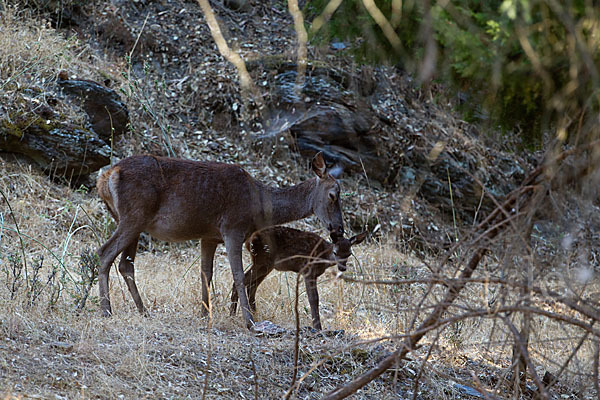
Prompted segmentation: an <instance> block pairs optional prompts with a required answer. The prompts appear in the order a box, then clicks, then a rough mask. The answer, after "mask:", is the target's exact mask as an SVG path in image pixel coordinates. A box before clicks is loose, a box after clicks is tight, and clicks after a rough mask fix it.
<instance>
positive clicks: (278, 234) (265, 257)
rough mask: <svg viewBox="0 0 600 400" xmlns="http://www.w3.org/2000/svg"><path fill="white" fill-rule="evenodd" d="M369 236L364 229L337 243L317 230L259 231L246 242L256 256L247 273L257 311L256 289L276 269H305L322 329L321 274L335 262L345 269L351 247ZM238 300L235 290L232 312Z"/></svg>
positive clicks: (278, 228) (316, 322) (253, 307)
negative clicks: (319, 287)
mask: <svg viewBox="0 0 600 400" xmlns="http://www.w3.org/2000/svg"><path fill="white" fill-rule="evenodd" d="M366 237H367V232H363V233H360V234H358V235H356V236H353V237H351V238H350V239H346V238H343V237H342V238H341V239H338V240H337V241H336V242H335V243H330V242H328V241H326V240H324V239H323V238H321V237H320V236H319V235H316V234H314V233H311V232H306V231H301V230H298V229H293V228H289V227H284V226H275V227H270V228H266V229H264V230H262V231H258V232H255V233H254V234H252V236H251V237H250V239H249V240H248V241H247V242H246V248H247V249H248V251H249V252H250V254H251V257H252V266H251V267H250V269H249V270H248V271H247V272H246V273H245V275H244V285H245V286H246V290H247V291H248V299H249V304H250V309H251V310H252V311H253V312H255V311H256V290H257V289H258V286H259V285H260V284H261V282H262V281H263V280H264V279H265V278H266V277H267V275H269V273H270V272H271V271H273V269H276V270H277V271H292V272H296V273H302V275H303V276H304V284H305V285H306V293H307V295H308V302H309V304H310V312H311V315H312V324H313V328H314V329H315V330H321V318H320V316H319V293H318V291H317V278H318V277H319V276H321V275H322V274H323V273H324V272H325V270H326V269H327V268H329V267H331V266H334V265H337V267H338V270H339V271H340V272H343V271H345V270H346V262H347V260H348V258H349V257H350V255H351V254H352V252H351V247H352V246H353V245H355V244H359V243H361V242H362V241H363V240H365V238H366ZM237 301H238V293H237V292H236V291H235V290H232V294H231V309H230V314H231V315H234V314H235V313H236V310H237Z"/></svg>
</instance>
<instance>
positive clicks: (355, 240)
mask: <svg viewBox="0 0 600 400" xmlns="http://www.w3.org/2000/svg"><path fill="white" fill-rule="evenodd" d="M368 234H369V232H367V231H364V232H363V233H359V234H358V235H356V236H352V237H351V238H350V243H351V244H352V245H353V246H354V245H355V244H359V243H362V241H363V240H365V239H366V238H367V235H368Z"/></svg>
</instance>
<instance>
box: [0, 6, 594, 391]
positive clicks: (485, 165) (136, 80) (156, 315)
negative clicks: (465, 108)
mask: <svg viewBox="0 0 600 400" xmlns="http://www.w3.org/2000/svg"><path fill="white" fill-rule="evenodd" d="M54 3H56V2H49V3H48V4H46V5H44V6H40V5H36V6H30V8H17V7H9V6H7V5H1V6H0V8H1V9H2V15H1V17H0V24H1V25H0V66H1V67H2V68H0V70H1V71H2V72H1V74H2V76H1V78H2V80H3V81H4V84H3V85H2V89H1V91H0V95H1V96H2V98H3V102H2V105H0V138H10V135H13V136H14V137H18V139H19V140H18V141H17V142H24V141H25V139H24V138H27V135H29V134H30V132H31V127H32V126H40V127H41V128H39V130H42V131H43V130H44V129H43V128H44V126H49V127H52V128H56V127H60V128H57V129H64V130H65V132H68V133H69V135H71V134H72V133H73V132H82V131H85V132H88V133H89V132H92V133H93V131H94V130H96V131H98V130H99V129H100V128H98V125H96V124H95V122H94V121H93V120H94V118H93V117H92V116H91V115H90V114H89V111H88V113H87V114H86V112H84V111H83V110H85V109H86V105H85V104H83V105H82V104H81V103H82V102H81V101H80V102H77V101H74V100H73V98H72V97H71V96H72V93H71V94H69V93H68V89H65V88H66V86H65V82H67V83H73V82H88V81H93V82H96V83H98V84H99V85H100V86H101V87H102V88H105V89H106V90H112V91H113V92H112V93H115V94H116V95H118V97H119V100H120V101H121V102H122V103H123V104H124V105H125V106H126V109H127V115H128V121H129V122H128V124H129V125H127V126H125V123H123V127H122V129H121V130H120V131H119V134H118V135H117V134H116V133H115V134H114V136H113V134H110V133H109V134H108V136H106V135H105V136H104V137H100V138H98V139H96V138H95V139H93V140H94V141H97V142H99V143H100V145H101V148H100V150H99V151H98V154H100V155H99V156H98V157H97V158H96V159H95V160H108V161H107V162H115V161H116V160H117V159H121V158H124V157H127V156H129V155H133V154H140V153H150V154H154V155H164V156H176V157H182V158H190V159H197V160H210V161H222V162H228V163H237V164H239V165H241V166H242V167H243V168H244V169H245V170H246V171H248V172H249V173H250V174H251V175H252V176H254V177H255V178H257V179H260V180H261V181H263V182H265V183H267V184H269V185H273V186H290V185H292V184H295V183H298V182H300V181H303V180H305V179H308V178H310V177H311V176H312V173H311V171H310V169H309V168H308V166H309V162H310V159H311V158H312V156H313V155H314V154H315V153H316V152H317V151H322V152H323V154H324V155H325V158H326V161H327V162H328V163H329V165H330V166H337V167H340V168H343V171H344V172H343V174H342V176H341V178H340V184H341V187H342V193H343V194H342V207H343V214H344V222H345V225H346V236H351V235H352V234H356V233H359V232H361V231H363V230H368V231H369V232H370V235H369V239H368V241H367V242H366V243H363V244H361V245H358V246H356V247H355V248H353V253H354V256H353V258H352V259H351V260H350V261H349V264H350V266H349V270H348V271H347V272H345V273H344V275H343V276H340V275H336V271H334V269H333V268H331V269H330V270H329V271H328V272H326V273H325V274H324V275H323V276H322V277H321V278H320V280H319V294H320V309H321V319H322V321H323V325H324V328H325V332H324V333H322V334H321V333H317V332H314V331H312V330H311V329H310V328H308V326H310V321H311V319H310V308H309V305H308V301H307V299H306V293H305V289H304V283H303V282H300V281H302V279H299V280H297V279H296V278H297V276H296V275H295V274H291V273H273V274H272V275H270V276H269V277H268V278H267V279H266V280H265V282H264V284H263V285H262V286H261V289H259V292H258V296H257V302H258V304H257V307H258V313H257V317H256V319H257V321H262V320H268V321H271V322H273V323H274V324H276V325H277V326H278V327H281V328H282V329H281V330H280V331H279V332H278V333H277V334H276V335H255V334H253V333H251V332H249V331H247V330H246V329H245V328H244V324H243V319H242V317H241V316H240V315H239V314H238V315H237V316H229V312H228V310H229V298H230V294H231V285H232V278H231V272H230V268H229V263H228V261H227V258H226V254H225V249H224V247H223V246H220V247H219V248H218V249H217V254H216V260H215V276H214V278H213V287H212V291H211V299H212V302H213V308H212V310H211V315H210V316H209V317H202V315H201V303H200V286H201V285H200V282H201V278H200V267H199V256H200V254H199V253H200V250H199V248H200V246H199V243H198V242H197V241H194V242H186V243H165V242H161V241H158V240H156V239H152V238H151V237H149V236H143V237H142V240H141V241H140V245H139V248H138V256H137V258H136V262H135V268H136V281H137V283H138V286H139V288H140V292H141V294H142V297H143V299H144V301H145V304H146V306H147V307H148V308H149V311H150V316H149V317H147V318H146V317H142V316H140V315H138V313H137V311H136V309H135V306H134V303H133V301H132V299H131V296H130V295H129V293H128V290H127V286H126V285H125V282H124V281H123V278H122V277H121V276H120V275H119V274H118V272H117V271H116V267H115V268H113V270H112V272H111V277H110V286H111V300H112V303H113V304H112V306H113V311H114V315H113V316H112V317H111V318H102V317H101V316H100V311H99V309H100V307H99V304H98V303H99V301H98V289H97V287H98V285H97V284H96V283H95V279H96V276H95V275H94V272H95V268H96V262H97V261H96V258H95V257H94V254H95V251H96V250H97V249H98V248H99V247H100V246H101V245H102V244H103V243H104V242H105V241H106V240H107V238H108V237H109V236H110V234H111V233H112V231H113V230H114V229H115V223H114V221H112V219H111V217H110V215H109V213H108V211H107V210H106V207H105V206H104V204H102V202H101V201H100V199H99V198H98V195H97V193H96V190H95V187H94V185H95V179H96V176H97V172H96V171H92V172H91V173H88V172H86V171H84V169H83V168H81V169H77V168H73V167H64V168H63V169H61V168H60V167H59V166H60V165H61V164H60V160H57V161H53V160H52V161H48V159H47V157H46V158H44V157H42V156H32V155H31V154H29V155H23V154H18V153H17V152H15V150H14V147H13V148H9V149H10V150H11V151H2V152H0V191H1V194H2V199H1V201H2V202H1V204H2V206H1V207H0V271H1V272H0V283H1V286H0V332H1V333H2V335H1V336H0V337H1V339H0V362H2V368H1V369H0V382H1V384H0V393H1V394H2V396H3V397H4V398H7V399H12V398H127V399H129V398H131V399H133V398H157V397H158V398H231V399H233V398H273V399H275V398H283V397H284V396H285V395H286V392H288V390H289V393H288V394H290V395H291V397H292V398H293V397H294V396H295V397H296V398H321V397H323V396H324V395H325V394H327V393H329V392H330V391H332V390H334V389H336V388H338V387H340V386H343V385H345V384H347V383H348V382H350V381H351V380H352V379H354V378H356V377H358V376H360V375H361V374H365V373H369V372H370V371H372V369H373V368H376V367H377V366H378V365H382V364H381V363H382V362H385V360H386V359H389V358H390V357H391V356H393V355H394V354H396V353H394V352H397V351H399V349H403V348H405V344H406V343H407V342H406V340H409V339H410V338H411V337H416V336H415V332H417V333H418V332H419V330H418V327H419V326H421V327H424V330H423V335H424V336H423V337H422V338H421V337H419V339H420V340H421V341H420V342H419V343H418V345H417V346H415V348H411V349H410V350H411V351H410V353H409V354H408V357H405V358H403V360H402V361H401V362H399V363H398V364H396V363H393V365H392V366H391V367H390V368H385V371H386V372H384V373H383V374H381V375H380V376H378V377H377V378H376V379H374V380H373V381H372V382H370V383H369V384H368V385H366V386H365V387H363V388H362V389H360V390H358V391H357V392H356V393H355V394H354V396H355V397H354V398H361V399H363V398H364V399H375V398H399V399H404V398H417V399H441V398H447V399H453V398H511V396H512V395H513V393H514V392H513V391H512V390H513V389H514V388H515V385H516V386H518V387H519V391H520V396H521V398H535V396H537V395H538V394H541V396H542V397H544V395H546V398H559V397H560V398H593V396H595V395H597V391H598V387H597V386H598V366H597V358H598V348H597V338H598V337H599V333H598V331H597V329H596V328H595V327H594V323H595V321H597V319H598V309H599V307H598V302H597V300H596V298H597V293H598V280H597V276H596V274H597V256H596V250H595V249H596V248H597V244H598V237H597V234H596V231H597V229H596V227H597V226H598V224H599V223H600V221H598V215H600V214H599V213H598V212H597V211H598V210H597V201H596V200H597V199H596V198H595V197H594V195H593V194H592V195H590V193H589V192H590V191H592V192H593V190H592V189H586V187H587V186H586V184H587V181H581V182H579V181H577V182H570V181H569V180H568V178H565V177H564V176H568V175H566V174H565V175H560V174H558V173H557V174H556V176H559V175H560V178H561V179H563V180H562V181H560V180H558V179H557V180H554V181H553V180H552V179H551V178H547V177H548V176H550V173H549V172H548V171H549V169H540V168H542V167H544V166H547V165H548V162H547V160H548V156H547V155H544V154H542V153H541V152H540V153H528V152H526V151H523V150H522V147H520V146H519V144H520V143H518V142H519V141H518V135H516V134H512V133H510V132H505V133H500V132H497V131H494V130H493V129H489V128H482V127H480V126H477V125H474V124H470V123H467V122H465V121H464V120H462V119H461V117H460V115H459V114H458V113H457V112H456V111H455V106H456V104H455V102H456V101H458V99H453V98H451V97H450V96H449V95H448V94H447V92H446V91H445V87H444V85H443V84H440V83H436V82H432V83H431V84H429V85H420V84H419V83H418V82H417V81H416V78H415V77H412V76H411V75H410V74H408V73H407V72H406V71H403V70H402V69H401V68H399V67H398V66H376V67H375V66H365V65H357V64H356V62H355V61H354V60H353V59H352V56H351V55H350V54H348V53H347V52H345V51H343V48H342V49H341V50H340V48H339V46H337V47H336V46H331V45H330V44H327V43H324V44H318V43H311V44H310V45H309V46H308V65H307V74H306V81H305V83H304V86H303V89H302V91H301V92H300V94H298V92H294V90H295V87H294V82H295V81H296V79H297V65H296V50H295V49H296V45H297V43H296V32H295V30H294V25H293V20H292V18H291V16H290V15H289V12H288V10H287V8H286V4H285V3H282V2H277V1H273V2H265V3H261V2H254V3H251V4H252V6H251V7H250V9H246V10H234V9H230V8H228V7H227V6H226V5H224V4H223V3H222V2H211V4H212V6H213V9H214V11H215V13H216V15H217V17H218V22H219V25H220V28H221V30H222V31H223V34H224V36H225V38H226V39H227V42H228V43H229V46H230V47H231V48H232V49H233V50H234V51H236V52H239V54H240V55H241V56H242V57H243V59H244V60H245V62H246V66H247V68H248V71H249V73H250V75H251V77H252V80H253V82H254V83H255V84H256V87H257V90H258V92H259V94H260V97H261V98H262V101H264V103H265V104H266V107H265V108H261V107H259V105H260V104H259V101H257V98H252V97H247V96H246V94H245V93H243V92H242V91H241V90H240V84H239V80H238V74H237V71H236V69H235V68H234V67H233V66H232V65H231V63H229V62H228V61H227V60H226V59H225V58H224V57H223V56H222V55H221V54H220V53H219V50H218V49H217V46H216V45H215V42H214V40H213V38H212V36H211V32H210V29H209V28H208V26H207V24H206V23H205V20H204V16H203V15H204V14H203V12H202V10H201V9H200V7H199V6H198V4H197V3H196V2H193V1H184V0H168V1H167V0H165V1H146V0H140V1H120V0H113V1H99V0H98V1H93V2H89V4H83V3H81V2H75V1H73V2H65V4H63V5H62V7H59V6H57V5H56V4H54ZM61 4H62V2H61ZM227 4H229V3H227ZM103 93H104V92H103ZM104 119H106V118H104ZM44 121H47V122H46V123H45V125H44ZM116 126H117V120H116V119H115V120H114V121H113V120H112V119H111V124H110V126H109V127H108V129H109V131H110V129H111V128H115V127H116ZM36 129H37V128H36ZM48 131H49V132H50V133H51V132H54V130H52V129H48ZM61 132H63V131H61ZM88 133H86V135H87V134H88ZM60 137H61V138H62V139H60V140H59V144H58V145H65V143H66V142H69V140H70V136H68V137H67V136H64V137H63V136H60ZM85 137H86V138H88V136H85ZM6 140H7V141H8V139H6ZM88 141H89V142H91V141H92V140H91V139H89V140H88ZM60 142H65V143H60ZM12 143H13V146H15V144H14V138H13V142H12ZM69 143H70V142H69ZM78 143H79V142H78ZM58 145H57V146H58ZM102 146H106V147H102ZM84 148H85V149H86V151H88V150H87V149H88V148H87V147H85V146H84ZM103 149H104V150H103ZM105 149H108V151H105ZM48 151H50V150H48ZM86 154H88V153H86ZM561 154H563V156H561V155H558V156H557V159H559V158H560V157H562V158H560V161H562V160H565V162H564V164H559V161H557V162H556V165H555V167H556V170H560V171H563V170H570V169H569V168H571V167H573V166H576V165H578V163H579V162H582V160H583V157H579V155H578V154H579V153H569V154H566V153H561ZM57 157H60V156H57ZM65 157H66V156H65ZM91 158H92V157H91V150H90V153H89V157H88V159H91ZM98 162H99V163H100V162H101V161H98ZM65 164H66V163H65ZM552 166H554V164H553V165H552ZM94 169H95V168H94ZM573 169H575V168H574V167H573ZM73 171H75V172H73ZM81 171H83V172H81ZM536 171H537V172H536ZM540 171H541V172H540ZM540 177H541V178H540ZM528 179H529V180H528ZM544 179H547V181H546V180H544ZM574 180H575V179H573V181H574ZM523 182H525V184H523ZM592 182H593V181H592ZM573 183H575V184H573ZM540 193H541V194H540ZM596 197H597V196H596ZM500 204H502V205H503V207H499V205H500ZM521 207H522V208H521ZM498 210H500V211H498ZM490 215H491V216H493V218H491V217H489V216H490ZM488 217H489V218H488ZM486 218H487V219H486ZM486 224H487V225H486ZM291 225H292V226H294V227H297V228H300V229H304V230H308V231H312V232H316V233H319V234H321V235H322V236H323V237H327V233H326V231H325V229H324V228H323V227H322V226H321V224H320V222H319V221H318V220H317V219H316V218H315V217H309V218H307V219H305V220H302V221H297V222H295V223H293V224H291ZM492 233H493V234H492ZM482 243H483V244H482ZM484 253H486V254H487V255H486V256H485V257H484V256H483V254H484ZM477 255H480V258H481V260H482V261H481V265H480V266H479V269H477V270H476V271H475V267H476V266H477V265H478V264H479V258H477ZM475 259H476V260H477V261H476V263H475V267H473V271H471V272H472V275H468V276H467V275H465V270H466V269H468V266H469V265H471V264H473V260H475ZM249 264H250V260H249V255H248V254H246V253H244V265H245V266H248V265H249ZM459 277H462V280H461V279H457V278H459ZM461 282H462V283H461ZM458 285H464V287H462V286H461V287H460V288H459V289H457V288H458V287H459V286H458ZM90 288H91V289H90ZM296 290H298V292H299V294H300V296H299V305H298V307H297V309H296V308H295V306H294V303H295V301H294V300H295V298H296ZM454 294H456V297H448V296H453V295H454ZM88 295H89V297H88ZM449 298H450V299H451V301H449V303H445V302H444V299H449ZM82 301H83V302H84V303H82ZM80 304H84V307H83V309H82V310H78V305H80ZM442 309H443V311H441V312H440V314H439V315H438V316H437V319H435V321H434V323H433V324H432V325H427V323H428V322H427V321H429V316H430V315H432V314H433V313H435V312H436V310H442ZM296 314H297V315H298V321H299V323H298V324H296ZM422 324H425V325H422ZM525 337H526V338H527V339H526V340H525ZM519 338H522V340H521V342H519ZM403 343H404V344H403ZM515 343H517V345H515ZM519 343H520V344H521V345H523V346H525V350H528V351H526V352H524V353H522V354H521V356H519V355H518V354H517V356H515V351H517V353H518V350H515V349H518V348H519V347H518V344H519ZM403 346H404V347H403ZM296 350H297V354H298V359H297V365H298V369H297V372H298V374H297V377H298V379H299V381H298V383H297V384H295V386H291V385H292V384H293V382H292V376H293V375H294V363H295V360H294V358H295V356H294V355H295V353H296ZM521 351H523V348H521ZM523 354H526V356H523ZM594 360H596V361H594ZM525 364H526V367H525ZM517 368H521V370H520V371H523V368H526V369H527V370H528V374H527V375H525V376H523V377H522V379H521V380H519V379H516V378H515V376H516V375H515V373H514V371H518V369H517ZM517 375H518V374H517ZM515 382H517V383H516V384H515ZM519 382H520V383H519ZM542 383H543V384H542ZM540 388H542V389H540ZM515 390H516V389H515Z"/></svg>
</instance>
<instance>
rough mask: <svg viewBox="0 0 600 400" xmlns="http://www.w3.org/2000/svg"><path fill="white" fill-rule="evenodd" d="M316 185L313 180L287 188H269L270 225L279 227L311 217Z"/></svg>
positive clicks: (314, 179)
mask: <svg viewBox="0 0 600 400" xmlns="http://www.w3.org/2000/svg"><path fill="white" fill-rule="evenodd" d="M316 184H317V179H316V178H313V179H309V180H307V181H304V182H302V183H299V184H298V185H295V186H291V187H287V188H271V193H270V196H269V197H270V202H271V207H268V208H270V209H271V210H272V214H271V221H272V223H270V225H281V224H285V223H286V222H291V221H296V220H299V219H302V218H306V217H308V216H309V215H311V214H312V213H313V198H314V189H315V187H316Z"/></svg>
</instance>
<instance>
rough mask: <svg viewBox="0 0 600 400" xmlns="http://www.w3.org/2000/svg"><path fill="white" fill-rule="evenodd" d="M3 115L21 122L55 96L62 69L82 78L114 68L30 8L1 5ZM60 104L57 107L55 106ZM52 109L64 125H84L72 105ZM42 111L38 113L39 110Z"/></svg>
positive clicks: (0, 42)
mask: <svg viewBox="0 0 600 400" xmlns="http://www.w3.org/2000/svg"><path fill="white" fill-rule="evenodd" d="M0 6H1V8H2V13H0V82H1V84H0V95H1V99H2V101H1V103H2V104H1V105H0V116H2V119H7V120H9V121H10V120H11V119H13V118H22V119H24V120H26V119H27V118H26V117H27V115H28V114H29V113H32V112H34V111H36V110H38V109H40V108H41V107H49V105H48V102H49V101H52V100H51V99H52V98H53V97H54V96H55V94H54V93H53V92H54V90H53V85H54V83H55V81H56V79H57V76H58V74H59V73H60V72H61V71H63V72H67V73H68V74H69V76H71V75H72V76H77V77H78V78H88V79H92V78H96V79H97V78H99V77H100V76H101V75H100V72H99V71H103V72H102V73H104V74H110V72H111V68H110V66H109V64H108V63H107V62H106V61H104V60H103V59H101V58H99V57H97V56H95V55H94V53H93V52H92V51H91V50H90V49H89V47H88V46H87V45H86V44H84V43H82V42H80V41H79V40H78V39H77V38H76V36H74V35H73V36H70V37H67V38H66V37H65V36H64V35H63V34H61V33H58V32H56V30H55V29H53V28H52V27H51V26H50V23H49V22H48V21H45V20H40V19H34V18H33V17H32V16H31V11H30V10H20V9H19V8H18V7H16V6H9V5H6V4H3V5H0ZM55 103H56V104H55ZM50 108H51V109H54V111H56V112H57V113H58V116H59V117H60V118H62V119H63V120H64V121H65V122H69V123H72V124H80V125H82V124H83V122H84V121H83V117H82V114H81V113H80V112H77V110H76V109H75V108H73V106H71V105H69V103H68V102H52V106H50ZM38 112H39V111H38Z"/></svg>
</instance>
